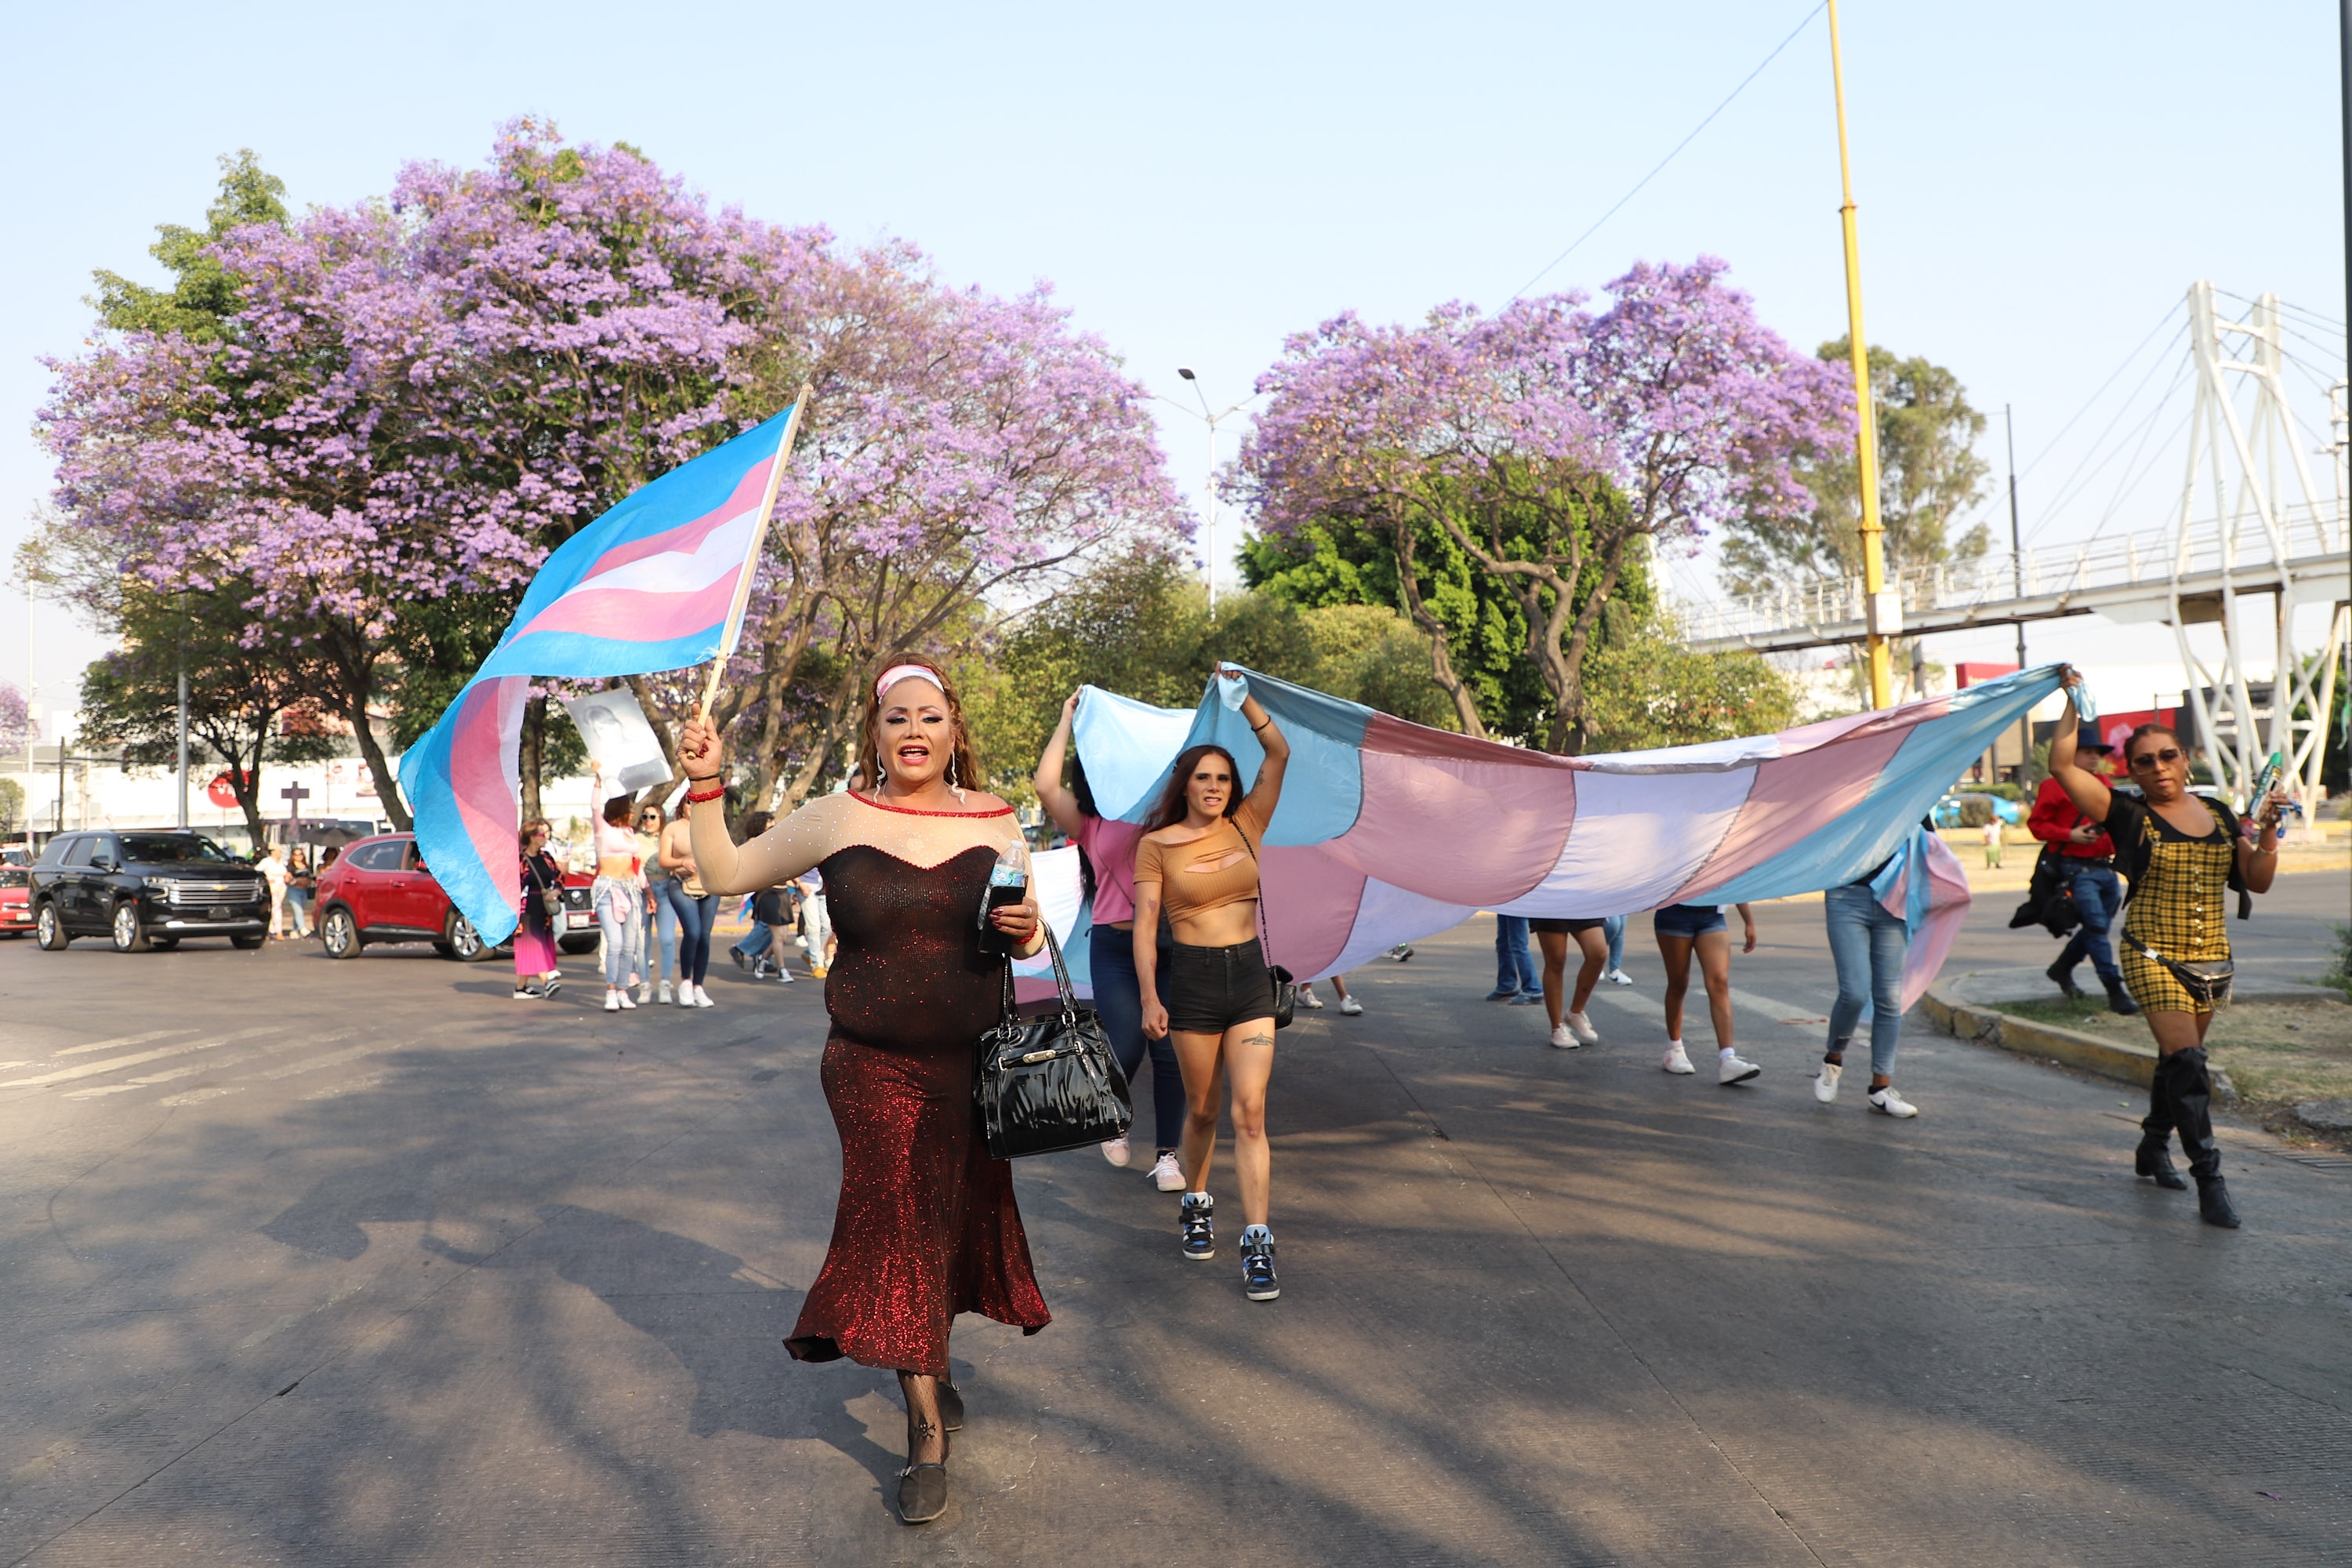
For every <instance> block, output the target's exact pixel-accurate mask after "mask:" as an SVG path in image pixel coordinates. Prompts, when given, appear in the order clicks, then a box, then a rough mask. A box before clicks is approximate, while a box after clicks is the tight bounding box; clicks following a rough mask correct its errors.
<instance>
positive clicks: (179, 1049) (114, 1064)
mask: <svg viewBox="0 0 2352 1568" xmlns="http://www.w3.org/2000/svg"><path fill="white" fill-rule="evenodd" d="M285 1029H286V1026H285V1025H283V1024H271V1025H269V1026H268V1027H266V1028H259V1029H240V1030H238V1031H237V1032H236V1033H235V1034H233V1035H222V1036H220V1037H217V1038H215V1039H210V1040H192V1041H190V1042H189V1043H188V1044H186V1045H184V1046H165V1047H163V1048H162V1049H161V1050H153V1051H140V1052H138V1053H137V1054H135V1055H132V1056H127V1057H117V1058H114V1060H112V1061H110V1062H90V1063H89V1064H88V1065H86V1066H83V1067H78V1068H59V1069H58V1071H56V1072H51V1073H43V1074H41V1075H40V1076H39V1077H37V1078H19V1079H9V1080H8V1081H7V1082H6V1083H0V1089H35V1088H38V1087H39V1086H41V1085H43V1084H50V1083H66V1082H68V1081H70V1080H71V1079H78V1078H96V1077H97V1076H98V1075H99V1074H100V1073H109V1072H120V1071H121V1069H122V1068H133V1067H138V1066H140V1065H141V1064H142V1063H145V1062H155V1061H162V1060H163V1058H166V1057H184V1056H186V1055H187V1054H188V1053H189V1052H190V1051H208V1050H211V1049H212V1048H213V1047H215V1046H226V1045H227V1044H229V1043H230V1042H231V1041H233V1040H249V1039H251V1038H252V1037H254V1036H256V1035H277V1034H283V1033H284V1032H285ZM170 1032H171V1033H173V1034H175V1035H177V1034H184V1033H185V1032H186V1031H184V1030H181V1029H173V1030H172V1031H170Z"/></svg>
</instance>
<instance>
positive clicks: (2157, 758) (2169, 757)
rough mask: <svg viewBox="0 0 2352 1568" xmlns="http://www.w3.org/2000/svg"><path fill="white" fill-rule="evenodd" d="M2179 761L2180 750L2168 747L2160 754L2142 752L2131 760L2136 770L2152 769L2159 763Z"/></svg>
mask: <svg viewBox="0 0 2352 1568" xmlns="http://www.w3.org/2000/svg"><path fill="white" fill-rule="evenodd" d="M2179 760H2180V748H2179V747H2178V746H2167V747H2165V748H2164V750H2162V751H2160V752H2141V753H2140V754H2139V755H2138V756H2137V757H2134V758H2133V759H2132V760H2131V765H2132V766H2133V767H2134V768H2152V767H2154V766H2156V764H2157V763H2177V762H2179Z"/></svg>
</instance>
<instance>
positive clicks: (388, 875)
mask: <svg viewBox="0 0 2352 1568" xmlns="http://www.w3.org/2000/svg"><path fill="white" fill-rule="evenodd" d="M521 877H522V870H521V862H520V859H518V860H517V862H516V869H515V878H516V886H517V887H518V888H520V886H521ZM591 881H592V879H590V878H588V877H584V876H582V875H580V874H578V873H577V872H574V873H572V874H571V875H569V876H567V877H565V878H564V879H563V915H562V921H561V923H560V924H559V925H558V927H557V929H556V942H557V944H558V945H559V946H561V947H562V949H563V951H564V952H585V951H586V950H588V949H589V948H592V947H593V946H595V945H596V916H595V913H594V911H593V910H591V909H590V907H589V903H588V889H589V886H590V883H591ZM317 920H318V924H319V940H320V942H324V943H325V944H326V948H327V956H328V957H330V958H357V957H358V956H359V955H360V950H361V949H362V948H363V947H368V946H372V945H373V944H374V943H376V942H431V943H432V944H433V948H434V951H435V952H438V953H440V954H441V956H442V957H444V958H454V959H457V960H458V961H459V962H461V963H479V962H480V961H481V960H483V959H486V958H490V957H494V956H496V955H497V953H498V952H499V948H498V947H496V946H494V945H492V944H491V943H489V942H484V941H483V940H482V938H481V935H480V933H479V932H478V931H475V930H474V922H473V921H469V920H467V918H466V917H465V916H464V915H463V914H462V913H460V912H459V911H458V910H457V907H456V906H455V905H453V904H451V903H450V902H449V895H448V894H446V893H445V892H443V891H442V890H441V884H440V883H438V882H436V881H435V880H434V879H433V877H432V874H431V873H430V872H428V871H427V870H426V869H425V862H424V861H423V860H422V859H420V858H418V855H417V849H416V838H415V835H413V834H407V833H388V834H385V835H383V837H377V838H362V839H361V840H360V841H359V842H358V843H356V844H353V845H352V846H350V847H347V848H346V849H344V851H343V852H342V854H341V856H340V857H338V858H337V859H336V861H335V863H334V864H333V865H331V866H330V867H328V868H326V869H325V870H323V871H321V872H320V873H319V892H318V915H317Z"/></svg>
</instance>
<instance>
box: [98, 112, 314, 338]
mask: <svg viewBox="0 0 2352 1568" xmlns="http://www.w3.org/2000/svg"><path fill="white" fill-rule="evenodd" d="M220 167H221V182H220V194H219V195H218V196H216V197H215V199H214V201H213V205H211V206H210V207H209V208H207V209H206V210H205V226H204V228H203V230H202V231H198V230H196V229H192V228H188V227H186V226H184V225H181V224H176V223H166V224H158V225H157V226H156V227H155V233H156V235H157V236H158V237H157V239H156V241H155V243H154V244H152V245H151V246H149V247H147V254H148V255H150V256H152V257H153V258H155V259H156V260H158V261H160V262H162V263H163V268H164V270H165V271H167V272H169V273H171V274H172V282H171V284H170V285H169V286H168V287H166V288H163V289H150V288H148V287H147V286H146V285H145V284H143V283H134V282H132V281H131V279H128V278H125V277H123V276H122V275H121V273H119V272H108V271H105V270H102V269H101V270H100V271H98V272H94V273H92V274H91V277H92V278H93V279H95V280H96V282H97V284H98V294H97V296H96V297H95V298H93V299H91V300H89V304H90V305H91V306H93V307H94V308H96V310H98V313H99V319H100V320H101V321H104V322H105V323H106V324H107V325H108V326H110V327H111V328H113V329H114V330H115V331H126V332H156V333H164V332H179V333H182V334H183V335H184V336H186V337H189V338H192V339H194V340H195V341H196V342H220V341H222V340H223V339H225V338H226V337H227V336H228V331H227V328H226V324H225V323H226V320H227V318H228V317H229V316H230V315H232V314H234V313H235V311H236V309H237V303H238V301H237V297H236V284H235V283H234V282H233V281H232V280H231V279H230V278H229V276H228V274H227V272H226V270H224V269H223V268H222V267H221V264H220V262H219V261H218V260H217V259H215V258H214V256H213V255H212V254H211V247H212V246H213V244H214V242H215V241H216V240H219V239H221V238H223V237H226V235H227V234H228V232H229V231H230V230H231V229H236V228H242V227H244V226H246V225H247V224H257V223H266V224H270V225H273V226H277V227H279V228H283V227H284V226H286V216H287V214H286V182H285V181H283V180H281V179H279V178H278V176H277V175H275V174H269V173H267V172H266V171H265V170H263V168H262V167H261V161H260V160H259V159H257V158H256V157H255V156H254V154H253V149H252V148H250V147H241V148H239V149H238V150H237V152H236V155H235V156H231V155H229V154H228V153H222V154H221V159H220Z"/></svg>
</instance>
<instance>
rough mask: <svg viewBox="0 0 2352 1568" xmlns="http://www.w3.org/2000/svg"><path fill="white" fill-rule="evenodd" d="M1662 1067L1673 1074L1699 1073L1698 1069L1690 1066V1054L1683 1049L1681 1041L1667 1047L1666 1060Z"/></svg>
mask: <svg viewBox="0 0 2352 1568" xmlns="http://www.w3.org/2000/svg"><path fill="white" fill-rule="evenodd" d="M1661 1065H1663V1066H1664V1068H1665V1069H1666V1070H1667V1071H1668V1072H1672V1073H1688V1072H1696V1071H1698V1068H1695V1067H1693V1066H1691V1065H1690V1053H1689V1052H1687V1051H1685V1050H1684V1049H1683V1043H1682V1042H1681V1041H1680V1040H1676V1041H1675V1043H1674V1044H1673V1045H1671V1046H1668V1047H1666V1059H1665V1061H1664V1063H1663V1064H1661Z"/></svg>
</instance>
